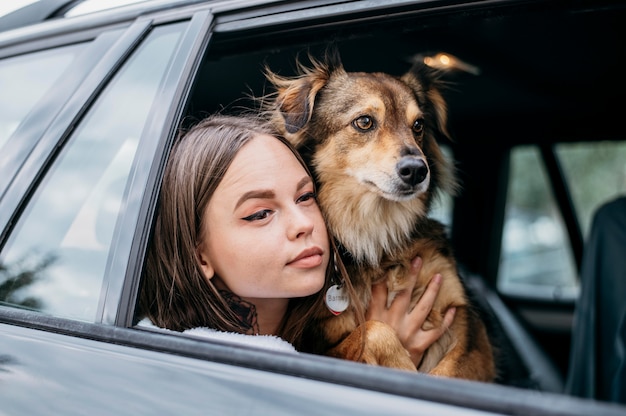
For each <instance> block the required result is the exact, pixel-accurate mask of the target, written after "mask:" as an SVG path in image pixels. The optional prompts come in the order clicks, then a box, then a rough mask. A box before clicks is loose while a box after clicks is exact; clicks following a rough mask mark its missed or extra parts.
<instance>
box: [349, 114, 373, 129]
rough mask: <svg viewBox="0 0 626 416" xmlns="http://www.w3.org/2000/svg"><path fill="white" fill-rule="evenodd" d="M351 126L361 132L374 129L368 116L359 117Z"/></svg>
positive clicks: (371, 119)
mask: <svg viewBox="0 0 626 416" xmlns="http://www.w3.org/2000/svg"><path fill="white" fill-rule="evenodd" d="M352 125H353V126H354V127H355V128H356V129H357V130H361V131H367V130H371V129H373V128H374V119H373V118H372V117H370V116H361V117H358V118H357V119H355V120H354V121H353V122H352Z"/></svg>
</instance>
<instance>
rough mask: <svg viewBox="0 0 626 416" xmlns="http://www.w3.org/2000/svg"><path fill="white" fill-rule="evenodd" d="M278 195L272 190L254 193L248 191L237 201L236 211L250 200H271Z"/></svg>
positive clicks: (255, 191)
mask: <svg viewBox="0 0 626 416" xmlns="http://www.w3.org/2000/svg"><path fill="white" fill-rule="evenodd" d="M275 196H276V194H275V193H274V191H272V190H271V189H267V190H265V189H259V190H254V191H248V192H246V193H245V194H243V195H241V197H240V198H239V199H238V200H237V204H235V209H237V208H238V207H239V206H240V205H241V204H243V203H244V202H246V201H247V200H248V199H271V198H274V197H275Z"/></svg>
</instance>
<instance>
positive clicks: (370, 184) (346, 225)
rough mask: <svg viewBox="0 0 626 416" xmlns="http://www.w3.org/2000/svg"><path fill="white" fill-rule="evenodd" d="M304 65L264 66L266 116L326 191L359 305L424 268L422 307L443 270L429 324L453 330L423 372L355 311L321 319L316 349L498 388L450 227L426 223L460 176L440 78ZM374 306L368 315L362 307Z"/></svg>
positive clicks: (321, 194) (420, 71)
mask: <svg viewBox="0 0 626 416" xmlns="http://www.w3.org/2000/svg"><path fill="white" fill-rule="evenodd" d="M309 59H310V61H311V65H310V66H308V67H307V66H305V65H303V64H302V63H300V62H299V61H297V68H298V73H297V75H296V76H293V77H283V76H280V75H278V74H276V73H274V72H272V71H271V70H270V69H269V67H266V68H265V76H266V79H267V80H268V81H269V83H270V84H271V87H272V88H273V89H274V92H272V93H270V94H268V95H267V96H266V97H265V103H264V105H265V107H264V110H265V111H264V112H265V114H266V115H267V117H268V118H269V119H270V120H271V122H272V123H273V124H274V125H275V127H276V128H277V129H278V130H279V132H280V134H282V135H284V136H285V137H286V138H287V139H288V140H289V141H290V142H291V143H292V144H293V145H294V146H295V147H296V148H297V149H298V150H299V152H300V153H301V154H302V156H303V158H304V159H305V161H306V162H307V163H308V164H309V166H310V167H311V170H312V172H313V175H314V176H315V180H316V184H317V186H318V192H317V199H318V203H319V206H320V209H321V211H322V214H323V215H324V217H325V219H326V222H327V226H328V229H329V232H330V234H331V235H332V237H333V238H334V239H335V241H336V242H337V243H338V246H339V247H340V251H341V252H342V260H343V264H345V269H346V271H347V275H348V276H350V279H351V282H352V285H353V287H354V290H355V291H356V293H357V294H358V302H361V305H360V306H361V307H362V308H364V307H365V306H366V305H368V304H369V301H370V298H371V286H372V284H373V283H376V282H380V281H381V280H382V279H387V280H386V284H387V288H388V293H389V294H390V295H389V296H390V297H389V299H388V304H390V302H391V301H392V300H393V296H394V295H395V294H396V293H398V292H399V291H402V290H403V289H405V288H406V287H407V277H406V276H407V273H408V271H409V268H410V262H411V260H412V259H413V258H414V257H416V256H417V255H419V256H420V257H421V258H422V260H423V266H422V268H421V271H420V275H419V278H418V282H417V284H416V285H415V288H414V290H413V294H412V305H415V303H416V302H417V300H418V299H419V297H420V296H421V295H422V294H423V293H424V290H425V289H426V286H427V284H428V282H429V281H430V279H431V277H432V276H433V275H434V274H435V273H440V274H441V275H442V287H441V289H440V292H439V294H438V296H437V299H436V301H435V304H434V306H433V308H432V311H431V312H430V315H429V316H428V318H427V320H426V322H425V323H424V325H423V328H424V329H430V328H435V327H439V326H440V325H442V322H443V316H444V314H445V312H446V310H448V308H450V307H456V315H455V319H454V321H453V323H452V325H451V326H450V327H449V328H448V330H447V331H446V332H445V333H444V334H443V335H442V336H441V337H440V338H439V340H438V341H437V342H435V343H434V344H433V345H432V346H431V347H429V348H428V350H427V351H426V352H425V354H424V356H423V359H422V361H421V363H420V364H419V366H418V367H417V368H416V366H415V364H414V363H413V362H412V361H411V359H410V358H409V356H408V352H407V351H406V350H405V349H404V348H403V347H402V344H401V343H400V341H399V340H398V338H397V336H396V334H395V332H394V331H393V329H391V327H388V326H387V325H385V324H383V323H381V322H376V321H367V322H365V323H364V324H363V325H358V324H357V322H358V321H357V318H356V313H355V311H354V310H353V309H348V310H346V311H345V312H343V313H341V314H339V315H336V314H335V313H331V312H329V311H327V310H320V311H318V314H317V316H318V319H317V321H316V324H315V325H314V326H313V328H312V329H311V330H310V331H309V333H308V335H307V339H306V342H305V344H306V345H307V348H306V349H307V350H308V352H313V353H318V354H326V355H329V356H334V357H340V358H346V359H350V360H354V361H360V362H365V363H368V364H374V365H380V366H387V367H392V368H398V369H404V370H411V371H416V370H417V371H419V372H425V373H428V374H432V375H437V376H445V377H455V378H463V379H470V380H478V381H485V382H492V381H494V379H495V377H496V368H495V360H494V355H493V347H492V345H491V342H490V339H489V336H488V333H487V329H486V326H485V323H484V322H483V321H482V320H481V318H480V316H479V314H478V313H477V311H476V310H475V308H474V306H473V305H472V304H471V303H470V301H469V298H468V295H467V290H466V288H465V286H464V283H463V281H462V279H461V278H460V276H459V274H458V271H457V264H456V261H455V258H454V255H453V252H452V248H451V245H450V243H449V240H448V237H447V235H446V231H445V228H444V226H443V225H442V224H441V223H439V222H438V221H436V220H434V219H431V218H429V217H428V216H427V213H428V210H429V207H430V205H431V203H432V201H433V200H434V198H435V197H436V196H437V194H438V193H439V192H442V191H454V189H455V188H456V180H455V175H454V170H453V168H452V166H451V164H450V163H449V162H447V161H446V158H445V157H444V155H443V153H442V151H441V149H440V147H439V145H438V143H437V140H438V139H443V138H448V139H449V138H450V135H449V133H448V130H447V117H448V116H447V106H446V102H445V100H444V98H443V95H442V89H443V87H444V81H443V80H442V77H441V76H440V75H441V74H440V72H439V71H437V70H435V69H433V68H430V67H428V66H427V65H425V64H424V63H422V62H420V61H419V60H416V61H415V62H414V63H413V65H412V67H411V68H410V69H409V71H408V72H407V73H405V74H404V75H402V76H400V77H396V76H392V75H390V74H386V73H380V72H377V73H374V72H368V73H366V72H347V71H346V70H345V69H344V67H343V64H342V62H341V59H340V57H339V56H338V54H337V53H335V54H333V53H331V54H327V55H326V57H325V58H324V59H322V60H317V59H315V58H314V57H312V56H309ZM362 310H363V309H361V311H362Z"/></svg>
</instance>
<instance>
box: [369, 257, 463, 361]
mask: <svg viewBox="0 0 626 416" xmlns="http://www.w3.org/2000/svg"><path fill="white" fill-rule="evenodd" d="M421 267H422V259H421V258H419V257H416V258H415V259H413V261H412V262H411V270H410V271H409V275H408V276H407V277H408V279H409V283H410V284H409V287H408V288H407V289H406V290H403V291H402V292H400V293H398V294H397V295H396V297H395V298H394V300H393V302H392V304H391V306H390V307H389V308H388V309H387V287H386V285H385V283H384V282H382V283H378V284H375V285H372V300H371V301H370V304H369V307H368V308H367V312H366V314H365V318H366V319H367V320H375V321H382V322H384V323H386V324H387V325H389V326H391V327H392V328H394V329H395V330H396V333H397V334H398V338H399V339H400V341H401V342H402V345H403V346H404V348H406V350H407V351H408V352H409V354H410V355H411V360H412V361H413V363H414V364H415V366H416V367H417V366H419V364H420V362H421V361H422V358H423V356H424V352H425V351H426V349H427V348H428V347H430V346H431V345H432V344H433V343H434V342H435V341H437V340H438V339H439V337H440V336H441V335H442V334H443V333H444V332H445V331H446V330H447V329H448V327H449V326H450V325H451V324H452V321H453V320H454V314H455V312H456V308H450V309H448V310H447V311H446V314H445V316H444V319H443V323H442V325H441V326H440V327H438V328H432V329H429V330H424V329H422V325H423V324H424V321H425V320H426V317H427V316H428V314H429V313H430V310H431V309H432V307H433V304H434V303H435V298H436V297H437V294H438V293H439V289H440V288H441V275H440V274H436V275H434V276H433V278H432V279H431V281H430V283H429V284H428V287H427V288H426V291H425V292H424V294H423V295H422V297H421V298H420V300H419V301H418V303H417V304H416V305H415V307H414V308H413V310H409V308H410V302H411V292H412V291H413V287H414V286H415V283H416V282H417V277H418V275H419V271H420V269H421Z"/></svg>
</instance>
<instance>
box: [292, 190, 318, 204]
mask: <svg viewBox="0 0 626 416" xmlns="http://www.w3.org/2000/svg"><path fill="white" fill-rule="evenodd" d="M315 198H317V195H316V194H315V192H307V193H306V194H304V195H302V196H301V197H300V198H298V199H297V200H296V202H306V201H309V200H311V199H315Z"/></svg>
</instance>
